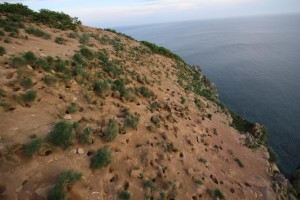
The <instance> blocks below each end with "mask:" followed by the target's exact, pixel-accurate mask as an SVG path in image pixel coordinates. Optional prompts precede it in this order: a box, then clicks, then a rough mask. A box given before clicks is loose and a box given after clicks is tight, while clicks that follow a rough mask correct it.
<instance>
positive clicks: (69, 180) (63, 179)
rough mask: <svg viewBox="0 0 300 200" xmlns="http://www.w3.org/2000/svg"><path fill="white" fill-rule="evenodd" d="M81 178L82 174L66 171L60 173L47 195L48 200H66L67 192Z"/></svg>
mask: <svg viewBox="0 0 300 200" xmlns="http://www.w3.org/2000/svg"><path fill="white" fill-rule="evenodd" d="M81 178H82V173H78V172H75V171H73V170H68V171H64V172H62V173H61V174H60V175H59V177H58V179H57V181H56V185H55V186H54V188H53V189H52V190H50V192H49V194H48V200H67V191H69V190H71V188H72V186H73V185H74V184H75V183H76V182H77V181H79V180H80V179H81Z"/></svg>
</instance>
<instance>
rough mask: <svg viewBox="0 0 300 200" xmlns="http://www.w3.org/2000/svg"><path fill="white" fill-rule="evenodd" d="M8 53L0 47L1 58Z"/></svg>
mask: <svg viewBox="0 0 300 200" xmlns="http://www.w3.org/2000/svg"><path fill="white" fill-rule="evenodd" d="M5 53H6V50H5V48H4V47H3V46H0V56H3V55H4V54H5Z"/></svg>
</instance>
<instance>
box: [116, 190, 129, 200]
mask: <svg viewBox="0 0 300 200" xmlns="http://www.w3.org/2000/svg"><path fill="white" fill-rule="evenodd" d="M119 197H120V199H122V200H130V199H131V193H130V192H129V191H128V190H124V191H122V192H120V194H119Z"/></svg>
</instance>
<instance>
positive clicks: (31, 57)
mask: <svg viewBox="0 0 300 200" xmlns="http://www.w3.org/2000/svg"><path fill="white" fill-rule="evenodd" d="M23 58H24V60H25V62H26V63H27V64H30V65H33V63H34V62H35V60H36V57H35V55H34V53H33V52H31V51H27V52H25V53H24V54H23Z"/></svg>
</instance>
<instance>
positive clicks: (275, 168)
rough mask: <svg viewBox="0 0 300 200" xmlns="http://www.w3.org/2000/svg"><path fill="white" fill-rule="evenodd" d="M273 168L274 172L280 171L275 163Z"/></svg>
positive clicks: (272, 165)
mask: <svg viewBox="0 0 300 200" xmlns="http://www.w3.org/2000/svg"><path fill="white" fill-rule="evenodd" d="M271 170H272V172H280V171H279V169H278V167H277V165H276V164H275V163H272V164H271Z"/></svg>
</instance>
